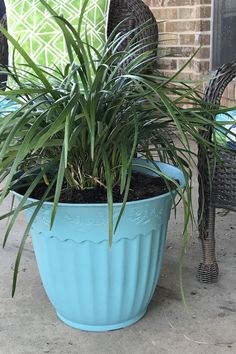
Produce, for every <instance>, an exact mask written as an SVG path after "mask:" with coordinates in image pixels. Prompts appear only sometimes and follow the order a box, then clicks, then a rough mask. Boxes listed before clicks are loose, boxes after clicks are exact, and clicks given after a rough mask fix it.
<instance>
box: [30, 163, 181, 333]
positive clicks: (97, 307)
mask: <svg viewBox="0 0 236 354" xmlns="http://www.w3.org/2000/svg"><path fill="white" fill-rule="evenodd" d="M134 164H139V165H140V164H142V165H143V167H142V166H141V167H139V168H137V167H134V168H135V169H139V170H140V169H141V170H142V169H143V168H145V166H146V164H147V162H146V161H144V160H142V161H140V160H139V159H135V160H134ZM157 166H158V168H160V169H161V171H162V172H164V173H166V174H168V175H169V176H170V177H173V178H175V179H178V180H179V181H180V186H181V187H183V186H184V177H183V174H182V172H181V171H180V170H179V169H177V168H176V167H173V166H170V165H167V164H162V163H157ZM145 170H146V168H145ZM146 172H147V171H146ZM147 173H149V174H150V173H151V172H150V171H148V172H147ZM140 187H142V186H140ZM172 194H176V193H172ZM172 202H173V196H171V194H170V193H166V194H164V195H161V196H158V197H154V198H150V199H145V200H142V201H136V202H128V203H127V205H126V208H125V211H124V214H123V216H122V219H121V221H120V224H119V226H118V228H117V232H116V234H115V236H114V239H113V245H112V247H111V248H110V247H109V242H108V210H107V205H106V204H89V205H88V204H85V205H80V204H76V205H75V204H63V203H60V204H59V206H58V210H57V215H56V219H55V223H54V225H53V227H52V229H51V230H50V227H49V224H50V214H51V211H52V203H45V205H44V206H43V207H42V209H41V210H40V212H39V214H38V216H37V218H36V220H35V222H34V224H33V227H32V230H31V234H32V239H33V246H34V250H35V255H36V259H37V263H38V267H39V272H40V275H41V279H42V282H43V284H44V288H45V290H46V293H47V295H48V297H49V299H50V301H51V303H52V305H53V306H54V307H55V309H56V312H57V314H58V316H59V318H60V319H61V320H62V321H64V322H65V323H66V324H68V325H69V326H72V327H74V328H79V329H82V330H88V331H106V330H112V329H118V328H122V327H126V326H128V325H131V324H133V323H134V322H136V321H138V320H139V319H140V318H141V317H142V316H143V315H144V314H145V312H146V310H147V306H148V304H149V302H150V300H151V298H152V296H153V293H154V291H155V288H156V285H157V282H158V278H159V275H160V270H161V264H162V260H163V255H164V250H165V241H166V231H167V225H168V220H169V216H170V211H171V206H172ZM120 208H121V204H120V203H116V204H114V221H115V220H116V219H117V217H118V215H119V211H120ZM33 210H34V208H30V209H28V210H27V211H26V216H27V218H29V217H30V216H31V215H32V212H33Z"/></svg>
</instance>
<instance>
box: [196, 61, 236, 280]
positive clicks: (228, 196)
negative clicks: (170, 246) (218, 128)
mask: <svg viewBox="0 0 236 354" xmlns="http://www.w3.org/2000/svg"><path fill="white" fill-rule="evenodd" d="M235 77H236V60H235V61H233V62H231V63H229V64H225V65H223V66H222V67H221V68H220V69H219V70H218V71H217V72H216V75H215V76H214V77H213V79H212V80H211V81H210V82H209V85H208V86H207V88H206V91H205V100H206V101H207V102H209V103H212V104H219V103H220V101H221V97H222V95H223V93H224V90H225V88H226V87H227V85H228V84H229V83H230V82H231V81H232V80H233V79H234V78H235ZM203 134H204V136H205V138H207V139H211V137H212V131H210V130H209V131H207V132H204V133H203ZM211 160H212V162H213V159H210V161H211ZM210 165H211V164H210ZM213 165H214V163H212V172H213ZM198 168H199V236H200V240H201V244H202V250H203V262H202V263H200V265H199V268H198V279H199V280H200V281H202V282H204V283H214V282H217V279H218V274H219V270H218V264H217V261H216V254H215V209H216V208H223V209H228V210H233V211H236V152H235V151H233V150H232V151H231V150H227V151H226V150H224V149H222V150H221V151H220V162H219V160H218V161H217V163H216V165H214V173H212V177H211V181H212V183H209V178H210V176H209V173H208V168H207V160H206V155H205V151H203V150H202V149H201V148H199V156H198Z"/></svg>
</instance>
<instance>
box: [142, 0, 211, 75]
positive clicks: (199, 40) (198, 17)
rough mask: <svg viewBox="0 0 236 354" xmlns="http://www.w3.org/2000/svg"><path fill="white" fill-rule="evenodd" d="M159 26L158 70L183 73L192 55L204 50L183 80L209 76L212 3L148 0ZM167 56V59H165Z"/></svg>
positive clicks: (209, 0) (185, 71) (190, 0)
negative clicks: (183, 68) (159, 52)
mask: <svg viewBox="0 0 236 354" xmlns="http://www.w3.org/2000/svg"><path fill="white" fill-rule="evenodd" d="M144 2H145V3H146V4H147V5H149V7H150V8H151V10H152V12H153V14H154V15H155V17H156V19H157V21H158V22H159V31H160V37H159V40H160V44H159V48H160V49H161V55H163V56H164V57H163V58H162V59H160V61H159V67H160V68H161V69H162V71H164V72H165V73H166V74H171V73H172V72H174V71H176V70H178V69H180V68H181V67H182V66H183V65H184V64H185V63H186V61H187V60H188V59H189V58H190V57H191V56H192V55H193V53H194V52H195V51H196V50H197V49H198V48H199V47H200V46H201V47H202V49H201V50H200V52H199V53H198V54H197V55H196V57H195V58H194V59H193V61H192V62H191V63H190V64H189V65H188V66H187V67H186V68H185V70H184V75H183V76H184V78H186V79H193V78H196V77H197V76H198V75H199V74H200V73H201V74H202V73H208V72H209V63H210V41H211V38H210V33H211V0H145V1H144ZM166 56H168V57H166Z"/></svg>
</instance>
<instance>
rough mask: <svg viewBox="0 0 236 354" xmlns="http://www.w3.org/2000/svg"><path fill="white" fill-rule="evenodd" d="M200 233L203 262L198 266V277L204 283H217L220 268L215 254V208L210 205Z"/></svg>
mask: <svg viewBox="0 0 236 354" xmlns="http://www.w3.org/2000/svg"><path fill="white" fill-rule="evenodd" d="M204 219H205V220H204ZM199 233H200V235H199V237H200V240H201V244H202V252H203V262H201V263H200V265H199V267H198V274H197V278H198V280H199V281H200V282H203V283H208V284H210V283H216V282H217V280H218V275H219V268H218V264H217V261H216V254H215V208H212V207H208V210H206V211H205V212H204V215H203V220H202V221H201V222H200V227H199Z"/></svg>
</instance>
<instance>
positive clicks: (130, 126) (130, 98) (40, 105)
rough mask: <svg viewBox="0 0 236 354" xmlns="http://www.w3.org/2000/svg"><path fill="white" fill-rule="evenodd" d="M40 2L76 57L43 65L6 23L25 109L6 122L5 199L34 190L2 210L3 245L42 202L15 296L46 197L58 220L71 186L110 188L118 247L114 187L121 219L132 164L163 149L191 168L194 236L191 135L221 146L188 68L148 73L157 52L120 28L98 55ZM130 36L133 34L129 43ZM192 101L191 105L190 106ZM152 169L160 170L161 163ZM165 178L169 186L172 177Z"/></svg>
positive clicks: (1, 125)
mask: <svg viewBox="0 0 236 354" xmlns="http://www.w3.org/2000/svg"><path fill="white" fill-rule="evenodd" d="M41 2H42V3H43V4H44V6H45V7H46V8H47V10H48V11H49V12H50V13H51V15H52V16H53V17H54V19H55V23H56V25H57V26H59V27H60V29H61V31H62V32H63V35H64V38H65V41H66V45H67V50H68V58H69V61H68V65H67V66H66V67H65V68H64V69H63V70H62V69H60V68H56V67H41V66H39V65H37V64H36V63H35V62H34V61H33V60H32V59H31V58H30V57H29V55H28V54H27V53H26V52H25V50H24V49H23V48H22V47H21V46H20V44H19V43H18V42H17V40H16V39H14V38H13V37H12V36H11V35H10V34H9V33H8V32H7V31H6V30H5V29H4V28H3V27H2V26H1V27H0V29H1V31H2V33H3V34H4V35H5V36H6V37H7V39H8V41H9V42H10V43H11V45H13V46H14V48H15V50H16V51H18V52H19V53H20V54H21V55H22V56H23V58H24V61H25V65H24V66H17V65H16V64H13V65H12V67H7V68H6V67H5V68H4V67H2V70H1V71H2V72H3V73H5V72H7V73H8V77H10V78H11V80H10V83H11V84H10V85H8V86H7V87H6V90H5V91H0V95H2V96H5V97H6V98H8V99H10V100H12V101H13V102H15V103H16V104H17V105H18V108H17V109H16V110H15V111H14V112H11V113H9V114H8V115H7V116H5V117H4V119H3V118H2V119H1V120H0V182H3V181H4V188H3V190H2V193H1V197H0V202H2V201H3V200H4V198H5V197H6V196H7V194H8V193H9V191H10V190H12V189H13V190H14V189H16V186H19V185H21V186H23V185H24V187H25V194H24V196H23V198H22V199H21V201H20V202H19V204H18V206H17V207H15V208H12V210H11V211H9V212H8V213H6V214H4V215H3V216H1V219H3V218H5V217H8V218H9V223H8V227H7V230H6V233H5V237H4V242H3V243H4V245H5V243H6V241H7V239H8V236H9V233H10V231H11V229H12V226H13V225H14V223H15V221H16V218H17V216H18V214H19V212H20V211H22V210H23V209H24V208H27V207H29V206H32V205H33V206H34V207H35V212H34V213H33V215H32V217H31V219H30V221H29V223H28V225H27V227H26V230H25V232H24V235H23V237H22V240H21V244H20V248H19V251H18V255H17V259H16V264H15V270H14V282H13V294H14V292H15V285H16V279H17V272H18V267H19V262H20V257H21V254H22V250H23V247H24V243H25V240H26V238H27V236H28V233H29V231H30V227H31V225H32V223H33V221H34V218H35V217H36V215H37V212H38V211H39V209H40V208H41V206H42V204H43V202H44V201H46V200H51V201H52V202H53V211H52V215H51V226H52V225H53V222H54V218H55V215H56V211H57V205H58V202H59V200H60V195H61V192H62V190H70V189H73V188H76V189H80V190H83V189H88V188H95V187H96V186H98V185H101V186H104V188H106V191H107V202H108V210H109V239H110V244H112V237H113V235H114V232H115V229H116V226H117V224H116V225H113V194H112V190H113V188H114V186H116V185H118V186H119V188H120V193H121V194H122V196H123V208H122V209H121V212H120V217H122V212H123V210H124V207H125V204H126V200H127V196H128V192H129V186H130V180H131V174H132V160H133V158H134V157H135V156H137V154H139V156H140V157H142V158H145V159H148V160H150V161H153V156H154V155H156V156H157V157H158V158H159V159H160V160H161V161H165V162H170V163H172V164H174V165H176V166H178V167H179V168H181V169H182V170H183V172H184V175H185V180H186V192H185V193H183V192H182V191H179V193H180V194H181V196H182V198H183V205H184V215H185V227H184V235H185V242H186V239H187V224H188V222H189V221H190V220H191V215H192V207H191V168H190V165H191V163H192V162H193V161H194V159H193V157H194V152H193V151H192V150H191V147H190V138H191V139H193V140H194V141H195V142H197V143H199V144H201V145H202V146H203V147H204V148H205V149H208V150H209V149H211V150H212V151H214V150H215V149H216V147H215V144H214V143H211V142H209V141H207V140H204V138H203V136H202V134H200V133H199V129H201V130H203V129H204V127H205V126H206V125H208V126H209V125H211V126H213V125H214V123H213V121H212V119H211V117H212V114H215V111H214V110H215V109H214V108H211V109H209V107H207V105H206V103H205V102H204V101H203V100H202V98H201V94H200V92H199V90H198V88H194V87H193V86H190V85H188V84H187V83H184V82H181V81H179V80H178V74H179V73H180V72H181V71H182V70H183V69H184V68H182V70H180V71H179V72H177V73H176V74H175V75H174V76H172V77H170V78H167V77H165V76H163V75H161V74H159V73H157V72H156V73H155V74H147V68H148V67H149V66H150V65H152V64H153V62H154V61H155V60H156V53H153V52H150V51H147V50H145V48H144V47H143V43H141V42H139V41H137V40H136V38H135V34H134V33H133V32H132V31H131V32H129V33H126V34H120V33H119V27H118V29H116V30H115V31H113V33H112V34H111V35H110V37H109V38H108V40H107V42H106V43H104V49H103V50H102V52H100V53H99V52H98V51H97V50H96V49H95V48H93V47H92V46H91V45H90V44H89V43H88V41H87V40H82V39H81V37H80V32H79V29H78V30H77V29H75V28H74V27H72V25H71V24H70V23H69V22H68V21H67V20H66V19H65V18H63V17H60V16H58V15H57V14H56V13H55V12H54V11H53V9H52V8H51V7H49V6H48V4H47V3H46V2H45V1H44V0H41ZM147 25H148V24H147ZM78 28H80V26H78ZM140 30H142V28H140ZM130 37H132V38H133V39H131V40H130V41H128V43H127V38H130ZM122 43H127V44H126V48H125V49H124V50H120V47H121V44H122ZM190 60H191V58H190ZM13 62H14V61H13ZM187 64H188V63H186V65H187ZM186 103H187V108H183V107H186ZM176 142H177V144H176ZM153 170H154V171H156V168H155V167H154V165H153ZM159 172H160V171H159ZM161 175H162V174H161ZM162 176H163V178H165V179H166V180H167V182H168V177H167V176H165V175H162ZM174 183H175V184H176V185H177V182H176V181H174ZM42 184H43V185H44V188H45V190H44V194H43V196H42V197H41V198H40V200H39V201H37V202H34V203H33V204H32V203H31V204H27V203H26V201H27V198H28V197H29V196H30V195H31V193H32V191H33V190H34V189H35V188H36V187H37V186H38V185H42ZM52 191H53V192H52ZM120 217H119V218H118V222H119V220H120Z"/></svg>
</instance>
